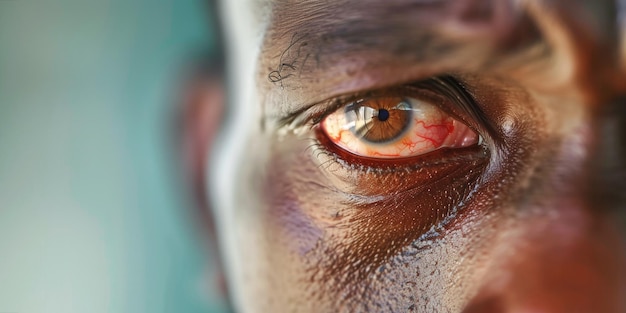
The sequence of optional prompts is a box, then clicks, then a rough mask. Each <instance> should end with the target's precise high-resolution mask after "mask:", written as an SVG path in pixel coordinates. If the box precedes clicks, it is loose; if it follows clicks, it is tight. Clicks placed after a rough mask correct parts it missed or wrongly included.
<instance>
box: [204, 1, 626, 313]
mask: <svg viewBox="0 0 626 313" xmlns="http://www.w3.org/2000/svg"><path fill="white" fill-rule="evenodd" d="M617 7H618V5H617V4H616V3H614V2H610V1H594V2H591V1H586V2H585V1H582V0H581V1H530V0H529V1H510V2H505V1H481V0H457V1H443V0H442V1H437V0H435V1H415V0H359V1H353V0H337V1H321V0H317V1H278V0H276V1H263V2H260V1H259V2H254V1H250V0H239V1H224V2H223V9H224V10H223V11H224V14H225V15H224V17H225V18H224V20H226V21H228V23H226V30H227V38H229V40H230V42H229V49H230V50H229V51H230V53H229V56H230V62H229V66H230V74H231V75H230V80H229V84H230V90H229V95H230V105H231V107H230V110H231V112H230V113H231V117H232V120H231V121H230V123H229V125H228V126H227V127H226V128H225V130H224V133H223V137H222V140H221V141H220V142H219V143H218V145H216V146H215V147H214V148H213V149H214V151H215V152H216V159H215V162H214V164H213V172H212V173H213V174H214V175H213V177H212V183H213V190H212V191H213V196H214V203H215V207H216V210H215V215H216V220H217V224H218V232H219V235H220V237H221V245H222V250H223V251H222V252H223V256H224V259H225V262H224V263H225V265H226V267H227V268H226V270H227V274H228V281H229V284H230V289H231V292H232V295H233V300H234V304H235V307H236V309H237V310H239V311H241V312H466V313H468V312H626V245H625V241H624V239H625V238H626V236H625V232H626V211H625V210H626V207H625V205H624V202H625V192H624V191H623V189H622V188H623V186H625V185H624V183H626V175H625V173H626V171H625V167H624V162H626V158H625V157H624V152H626V151H625V149H626V139H625V138H626V137H624V136H625V135H626V130H625V129H626V128H625V127H626V104H625V103H624V99H626V98H625V97H624V95H625V93H624V91H626V77H625V76H626V75H625V71H624V69H625V68H626V66H625V56H626V55H625V53H624V47H623V46H620V44H619V42H620V39H622V38H624V37H623V35H621V34H623V33H622V29H620V27H619V26H620V25H621V24H620V21H619V20H618V15H619V14H618V13H617ZM619 16H621V15H619ZM359 110H360V111H359ZM359 112H361V113H359ZM363 112H369V113H363ZM350 123H352V124H350ZM393 123H395V124H393ZM359 125H361V126H362V127H366V129H368V130H370V131H369V132H363V131H362V130H363V128H359V127H360V126H359ZM389 125H391V126H389ZM419 125H422V126H419ZM385 127H387V128H385ZM389 129H391V130H389ZM431 129H437V131H434V132H432V131H431ZM419 138H422V139H419ZM400 143H402V144H400ZM444 143H445V144H444ZM408 146H411V147H413V148H407V147H408Z"/></svg>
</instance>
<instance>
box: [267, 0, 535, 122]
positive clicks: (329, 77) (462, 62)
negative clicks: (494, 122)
mask: <svg viewBox="0 0 626 313" xmlns="http://www.w3.org/2000/svg"><path fill="white" fill-rule="evenodd" d="M355 3H357V2H355V1H352V0H343V1H329V2H325V1H304V2H298V1H276V2H275V3H274V5H273V7H272V14H271V18H270V23H269V26H268V30H267V32H266V34H265V38H264V42H263V47H262V49H261V59H260V63H259V65H260V66H259V68H258V71H259V72H258V78H257V79H258V81H259V86H260V89H261V91H262V92H263V91H266V93H267V97H266V99H265V101H264V102H266V103H275V104H279V106H280V103H286V104H285V105H282V107H285V106H291V107H297V106H299V105H302V102H304V101H306V100H311V99H310V97H307V95H306V93H307V92H311V94H313V96H312V97H314V98H315V99H314V100H318V101H321V100H323V99H324V98H327V97H328V96H329V95H330V94H332V93H333V91H332V90H331V89H333V88H334V89H336V91H337V92H340V91H338V90H339V89H340V90H342V91H343V92H350V90H351V89H359V88H360V87H358V86H354V84H358V83H362V82H363V81H364V80H367V79H370V80H376V81H378V82H372V84H377V83H380V84H381V85H385V84H386V85H390V84H393V83H400V82H401V80H405V81H404V82H406V80H408V79H415V78H416V77H412V76H415V71H419V69H420V68H426V67H430V69H429V70H430V71H432V70H433V69H432V68H433V67H437V66H439V68H440V70H441V68H442V67H443V65H442V64H446V66H447V67H446V69H447V70H450V69H457V70H461V69H464V68H467V70H478V69H480V68H481V67H482V66H486V65H487V64H488V63H489V62H494V60H495V59H496V58H495V57H494V56H495V55H496V54H497V55H499V56H503V55H505V54H506V53H505V52H511V51H513V50H521V49H520V48H525V47H527V46H530V44H531V43H536V42H537V36H538V35H537V34H536V33H534V32H532V31H529V30H528V29H526V28H521V30H522V35H523V36H525V35H528V34H531V35H530V36H527V38H525V37H523V36H519V34H517V33H515V32H517V31H519V29H518V27H519V25H522V24H523V22H528V21H526V20H525V18H526V16H525V15H524V13H525V12H520V11H516V10H517V9H518V8H516V7H513V6H512V5H504V10H502V8H499V9H500V11H497V10H495V9H498V7H495V8H494V11H489V8H488V6H485V4H486V3H491V1H488V0H456V1H443V0H442V1H401V0H395V1H393V0H392V1H386V2H382V1H373V0H363V1H359V2H358V3H359V4H358V5H357V4H355ZM463 4H465V5H469V4H483V6H479V7H481V8H482V9H481V10H478V11H476V10H474V7H467V6H466V7H464V6H463ZM485 8H487V9H485ZM507 10H508V11H507ZM469 13H471V14H469ZM507 14H508V15H507ZM498 15H504V17H503V16H498ZM494 23H495V24H494ZM497 23H501V24H503V25H501V26H503V27H495V28H498V29H493V28H494V26H499V25H497ZM460 26H463V27H466V28H467V29H466V30H465V33H463V34H461V35H458V33H459V27H460ZM526 26H527V25H526ZM454 27H456V28H454ZM451 28H452V29H451ZM530 28H532V27H530ZM520 38H521V39H522V40H519V39H520ZM520 43H521V44H520ZM522 61H526V60H522ZM374 69H377V70H378V73H374ZM411 70H412V71H411ZM433 74H440V73H430V75H433ZM272 75H274V76H272ZM356 75H358V78H359V79H358V80H357V79H355V76H356ZM367 75H371V76H372V77H370V78H367V77H366V76H367ZM392 76H393V77H392ZM383 77H392V78H393V79H395V81H387V82H381V81H380V80H382V79H383ZM422 78H424V77H422ZM379 87H383V86H379ZM296 94H297V95H296ZM285 97H286V98H285ZM286 110H287V111H291V110H290V109H289V108H287V109H286Z"/></svg>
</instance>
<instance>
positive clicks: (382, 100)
mask: <svg viewBox="0 0 626 313" xmlns="http://www.w3.org/2000/svg"><path fill="white" fill-rule="evenodd" d="M411 110H412V107H411V104H410V103H409V101H406V100H405V99H404V98H401V97H378V98H372V99H368V100H363V101H357V102H354V103H352V104H350V105H348V106H346V109H345V115H346V121H347V122H348V123H349V125H350V130H351V131H352V132H353V133H354V134H355V135H356V136H357V137H359V138H361V139H364V140H366V141H369V142H372V143H383V142H391V141H393V140H395V139H397V138H399V137H400V136H401V135H402V134H403V133H404V131H405V130H406V129H407V128H408V126H409V125H410V121H411V115H412V111H411Z"/></svg>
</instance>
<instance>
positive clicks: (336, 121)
mask: <svg viewBox="0 0 626 313" xmlns="http://www.w3.org/2000/svg"><path fill="white" fill-rule="evenodd" d="M320 128H321V129H322V130H323V132H324V134H325V135H326V136H327V137H328V138H329V139H330V141H331V142H332V143H333V144H335V145H337V146H338V147H339V148H341V149H344V150H346V151H347V152H350V153H353V154H355V155H357V156H361V157H372V158H383V159H384V158H389V159H393V158H406V157H411V156H417V155H422V154H426V153H429V152H432V151H435V150H437V149H441V148H462V147H469V146H473V145H476V144H478V142H479V135H478V134H477V133H476V132H475V131H474V130H472V129H471V128H470V127H468V126H467V125H465V124H463V123H462V122H460V121H459V120H457V119H455V118H453V117H452V116H450V114H447V113H446V112H444V111H443V110H442V109H440V108H438V107H437V106H436V105H434V104H432V103H430V102H429V101H428V100H422V99H418V98H414V97H411V96H408V95H402V94H398V95H384V96H374V97H369V98H363V99H359V100H357V101H354V102H351V103H349V104H347V105H346V106H344V107H341V108H339V109H338V110H337V111H335V112H333V113H331V114H330V115H328V116H327V117H326V118H324V120H323V121H322V122H321V124H320Z"/></svg>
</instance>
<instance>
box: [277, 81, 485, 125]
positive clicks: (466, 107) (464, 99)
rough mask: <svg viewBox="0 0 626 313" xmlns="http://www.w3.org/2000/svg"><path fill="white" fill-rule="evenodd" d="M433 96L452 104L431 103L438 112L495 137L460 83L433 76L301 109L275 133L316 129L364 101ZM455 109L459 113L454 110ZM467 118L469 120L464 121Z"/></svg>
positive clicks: (469, 93) (287, 117)
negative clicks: (338, 112) (409, 95)
mask: <svg viewBox="0 0 626 313" xmlns="http://www.w3.org/2000/svg"><path fill="white" fill-rule="evenodd" d="M403 92H404V93H410V92H413V93H421V94H422V96H424V94H426V93H427V92H428V93H436V94H438V95H440V96H442V97H444V98H446V99H449V100H451V101H449V102H452V104H451V105H445V106H443V105H442V104H439V103H435V105H437V106H439V107H440V109H443V110H445V111H449V112H448V113H451V114H452V115H453V116H456V117H457V118H460V119H461V120H462V121H463V122H464V123H465V124H467V125H468V126H470V128H472V129H473V130H474V131H477V132H478V133H484V132H486V133H487V134H489V135H490V136H492V137H493V135H495V134H496V132H495V128H494V126H493V125H492V124H491V122H490V121H489V120H488V119H487V118H486V117H485V114H484V113H483V112H482V110H481V108H480V106H479V105H478V103H477V102H476V100H475V99H474V97H473V96H472V94H471V92H470V91H469V90H468V88H467V87H466V86H465V84H463V82H462V81H460V80H459V79H457V78H456V77H454V76H451V75H441V76H434V77H431V78H428V79H424V80H420V81H414V82H411V83H406V84H401V85H396V86H393V87H389V88H382V89H377V90H366V91H363V92H356V93H352V94H346V95H339V96H336V97H332V98H329V99H327V100H324V101H320V102H317V103H314V104H311V105H308V106H306V107H304V108H302V109H301V110H299V111H296V112H293V113H290V114H288V115H287V116H285V117H282V118H278V119H277V124H276V129H277V130H278V131H279V132H280V133H285V132H290V131H291V132H298V130H301V129H311V128H313V127H315V125H318V124H319V123H320V122H321V120H322V119H324V117H326V116H328V115H329V114H331V113H333V112H335V111H336V110H338V109H339V108H341V107H343V106H345V105H348V104H349V103H351V102H354V101H358V100H360V99H364V98H367V97H375V96H382V95H389V94H393V93H396V94H400V93H403ZM457 108H458V109H459V110H457ZM468 118H469V120H468Z"/></svg>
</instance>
